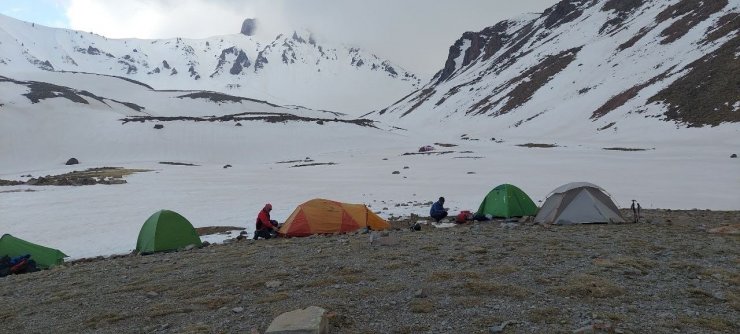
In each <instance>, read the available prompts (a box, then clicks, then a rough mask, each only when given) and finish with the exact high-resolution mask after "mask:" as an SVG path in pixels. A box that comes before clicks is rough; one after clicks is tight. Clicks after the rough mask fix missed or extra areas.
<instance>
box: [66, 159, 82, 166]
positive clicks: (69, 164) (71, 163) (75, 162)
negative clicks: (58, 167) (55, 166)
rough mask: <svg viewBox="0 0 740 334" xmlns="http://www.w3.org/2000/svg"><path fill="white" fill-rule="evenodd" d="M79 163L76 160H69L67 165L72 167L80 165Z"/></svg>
mask: <svg viewBox="0 0 740 334" xmlns="http://www.w3.org/2000/svg"><path fill="white" fill-rule="evenodd" d="M79 163H80V162H79V161H78V160H77V159H76V158H70V159H69V160H67V163H66V164H65V165H67V166H71V165H76V164H79Z"/></svg>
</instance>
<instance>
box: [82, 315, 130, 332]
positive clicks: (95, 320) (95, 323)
mask: <svg viewBox="0 0 740 334" xmlns="http://www.w3.org/2000/svg"><path fill="white" fill-rule="evenodd" d="M127 318H131V315H130V314H127V313H119V314H116V313H102V314H98V315H95V316H93V317H91V318H89V319H87V320H85V325H87V327H88V328H100V327H103V326H107V325H109V324H113V323H116V322H119V321H121V320H124V319H127Z"/></svg>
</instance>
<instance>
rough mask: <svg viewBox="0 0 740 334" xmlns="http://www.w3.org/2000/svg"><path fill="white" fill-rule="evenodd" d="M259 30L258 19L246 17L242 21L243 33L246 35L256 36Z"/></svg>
mask: <svg viewBox="0 0 740 334" xmlns="http://www.w3.org/2000/svg"><path fill="white" fill-rule="evenodd" d="M256 32H257V19H246V20H244V22H243V23H242V30H241V34H242V35H246V36H254V34H255V33H256Z"/></svg>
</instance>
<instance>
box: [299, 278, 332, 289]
mask: <svg viewBox="0 0 740 334" xmlns="http://www.w3.org/2000/svg"><path fill="white" fill-rule="evenodd" d="M334 284H339V279H338V278H336V277H325V278H319V279H316V280H313V281H310V282H308V283H306V286H307V287H310V288H320V287H327V286H330V285H334Z"/></svg>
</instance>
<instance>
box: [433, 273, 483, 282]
mask: <svg viewBox="0 0 740 334" xmlns="http://www.w3.org/2000/svg"><path fill="white" fill-rule="evenodd" d="M461 278H468V279H477V278H480V274H478V273H476V272H472V271H460V272H456V271H435V272H433V273H432V276H431V277H430V280H431V281H433V282H443V281H449V280H453V279H455V280H457V279H461Z"/></svg>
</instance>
